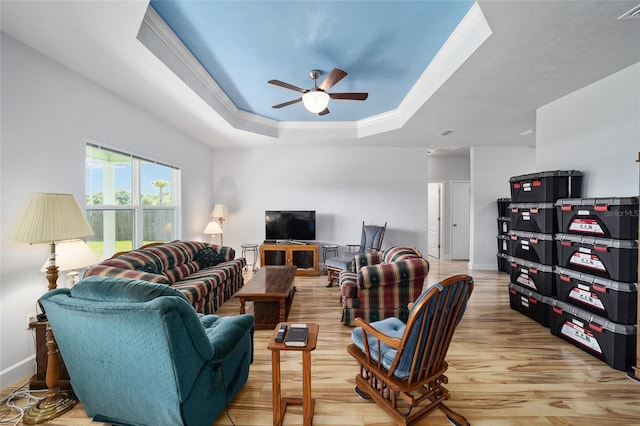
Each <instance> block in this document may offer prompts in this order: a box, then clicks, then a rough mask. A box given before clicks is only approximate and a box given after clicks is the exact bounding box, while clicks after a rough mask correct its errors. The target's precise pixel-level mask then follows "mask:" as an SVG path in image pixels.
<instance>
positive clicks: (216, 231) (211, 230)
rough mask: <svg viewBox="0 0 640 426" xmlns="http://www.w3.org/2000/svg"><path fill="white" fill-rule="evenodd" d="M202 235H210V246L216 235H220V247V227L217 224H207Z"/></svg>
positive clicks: (221, 232) (212, 222)
mask: <svg viewBox="0 0 640 426" xmlns="http://www.w3.org/2000/svg"><path fill="white" fill-rule="evenodd" d="M202 233H203V234H207V235H211V244H214V243H215V238H216V235H220V245H222V234H223V231H222V227H221V226H220V224H219V223H218V222H214V221H211V222H209V223H208V224H207V227H206V228H204V231H202Z"/></svg>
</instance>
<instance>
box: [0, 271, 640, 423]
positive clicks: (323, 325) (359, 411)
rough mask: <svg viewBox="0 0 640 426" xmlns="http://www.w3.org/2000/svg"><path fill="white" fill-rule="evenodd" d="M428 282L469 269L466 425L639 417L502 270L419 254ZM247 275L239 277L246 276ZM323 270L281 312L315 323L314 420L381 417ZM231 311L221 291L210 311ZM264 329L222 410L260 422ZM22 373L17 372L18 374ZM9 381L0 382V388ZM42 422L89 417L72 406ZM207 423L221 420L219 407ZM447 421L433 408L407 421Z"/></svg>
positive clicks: (606, 375)
mask: <svg viewBox="0 0 640 426" xmlns="http://www.w3.org/2000/svg"><path fill="white" fill-rule="evenodd" d="M429 261H430V264H431V271H430V273H429V277H428V279H427V282H428V283H432V282H435V281H438V280H439V279H442V278H445V277H447V276H449V275H453V274H456V273H469V274H470V275H472V276H473V277H474V279H475V283H476V284H475V289H474V293H473V295H472V296H471V300H470V306H469V307H468V309H467V312H466V314H465V317H464V319H463V320H462V322H461V324H460V326H459V328H458V330H457V332H456V335H455V336H454V340H453V343H452V345H451V348H450V349H449V355H448V361H449V364H450V368H449V372H448V374H447V376H448V377H449V385H447V387H448V389H449V390H450V391H451V395H452V398H451V400H450V401H449V402H448V405H449V406H450V407H451V408H453V409H454V410H457V411H459V412H460V413H461V414H463V415H465V416H466V417H467V419H468V420H469V421H470V422H471V424H473V425H487V426H489V425H490V426H498V425H580V426H588V425H639V424H640V383H638V382H635V381H633V380H631V379H629V378H628V377H627V376H626V374H625V373H624V372H621V371H617V370H614V369H612V368H610V367H609V366H607V365H606V364H605V363H603V362H602V361H600V360H597V359H595V358H593V357H591V356H590V355H588V354H586V353H584V352H582V351H581V350H580V349H578V348H576V347H574V346H572V345H570V344H569V343H566V342H565V341H563V340H561V339H559V338H558V337H555V336H553V335H551V334H550V332H549V329H548V328H545V327H542V326H541V325H539V324H538V323H536V322H535V321H533V320H531V319H529V318H528V317H526V316H524V315H522V314H520V313H518V312H516V311H513V310H511V309H510V308H509V298H508V288H507V286H508V276H507V274H504V273H498V272H486V271H468V270H467V262H446V261H438V260H436V259H429ZM247 278H248V277H247ZM325 284H326V276H320V277H313V278H307V277H304V278H303V277H298V278H296V288H297V294H296V296H295V298H294V300H293V306H292V309H291V314H290V318H289V319H290V320H291V321H295V322H317V323H319V324H320V334H319V339H318V345H317V349H316V350H315V351H314V352H312V355H311V362H312V393H313V397H314V398H315V400H316V405H315V414H314V418H313V422H314V424H315V425H389V424H391V421H390V418H389V417H388V416H387V415H386V413H385V412H384V411H382V410H381V409H379V408H378V407H377V406H376V405H375V404H374V403H372V402H368V401H364V400H362V399H360V398H359V397H358V396H357V395H356V394H355V393H354V391H353V388H354V378H355V375H356V373H357V370H358V367H357V365H356V364H355V362H354V361H353V360H352V359H351V358H350V357H349V356H348V355H347V352H346V350H345V348H346V346H347V344H348V343H349V342H350V332H351V329H350V328H348V327H345V326H343V325H341V323H340V306H339V303H338V289H337V288H335V287H334V288H325ZM237 312H238V302H237V301H236V300H231V301H229V302H227V303H226V304H225V305H224V306H222V307H221V309H220V311H219V314H221V315H233V314H236V313H237ZM270 335H271V331H268V330H262V331H256V333H255V360H254V363H253V365H252V366H251V372H250V375H249V380H248V382H247V383H246V385H245V386H244V387H243V389H242V390H241V391H240V393H239V394H238V395H237V396H236V398H235V399H234V400H233V401H232V402H231V404H230V406H229V410H228V415H229V416H230V417H231V419H233V421H234V422H235V424H236V425H238V426H240V425H269V424H271V422H272V411H271V358H270V356H271V355H270V352H269V350H268V349H267V348H266V346H267V341H268V339H269V337H270ZM301 369H302V361H301V356H300V353H296V352H291V353H286V354H283V358H282V391H283V396H289V395H291V396H298V395H299V394H300V392H301V389H302V383H301ZM25 381H26V379H25ZM8 391H9V389H5V390H4V392H3V395H4V394H6V393H7V392H8ZM49 424H50V425H89V424H96V423H92V422H91V421H90V419H88V418H87V417H86V414H85V413H84V410H83V409H82V407H81V406H80V405H79V406H78V407H77V408H74V409H73V410H72V411H71V412H69V413H67V414H66V415H64V416H63V417H61V418H59V419H56V420H54V421H51V422H49ZM214 424H215V425H230V424H231V422H230V421H229V419H228V418H227V415H226V414H223V415H221V416H220V418H218V419H217V421H216V422H215V423H214ZM300 424H302V409H301V407H295V406H294V407H290V408H289V409H288V411H287V415H286V417H285V425H300ZM416 424H418V425H448V424H450V423H448V422H447V420H446V418H445V417H444V416H443V415H442V414H440V413H439V412H436V413H433V414H431V415H430V416H427V417H426V418H424V419H422V420H421V421H420V422H418V423H416Z"/></svg>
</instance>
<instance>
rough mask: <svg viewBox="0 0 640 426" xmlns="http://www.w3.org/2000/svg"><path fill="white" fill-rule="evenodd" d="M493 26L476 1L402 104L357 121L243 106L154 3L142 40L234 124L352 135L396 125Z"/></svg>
mask: <svg viewBox="0 0 640 426" xmlns="http://www.w3.org/2000/svg"><path fill="white" fill-rule="evenodd" d="M490 35H491V29H490V27H489V25H488V23H487V21H486V19H485V18H484V15H483V14H482V11H481V10H480V7H479V6H478V4H477V3H474V5H473V6H472V7H471V8H470V10H469V12H468V13H467V14H466V15H465V17H464V18H463V19H462V21H461V22H460V24H458V26H457V27H456V29H455V30H454V32H453V33H452V34H451V36H450V37H449V38H448V39H447V41H446V42H445V44H444V45H443V46H442V48H441V49H440V51H439V52H438V54H437V55H436V56H435V57H434V59H433V61H432V62H431V63H430V64H429V66H428V67H427V68H426V69H425V71H424V72H423V73H422V75H421V76H420V78H419V79H418V80H417V81H416V83H415V84H414V85H413V87H412V88H411V90H410V91H409V92H408V94H407V95H406V96H405V98H404V99H403V100H402V102H401V103H400V105H399V107H398V108H396V109H394V110H391V111H388V112H385V113H382V114H378V115H375V116H372V117H367V118H364V119H361V120H358V121H348V122H345V121H329V122H315V121H296V122H287V121H278V120H273V119H271V118H267V117H264V116H261V115H257V114H253V113H251V112H247V111H243V110H240V109H238V108H237V107H236V105H235V104H234V103H233V102H232V100H231V99H230V98H229V97H228V96H227V94H226V93H225V92H224V90H222V88H221V87H220V86H219V85H218V84H217V83H216V81H215V80H214V79H213V77H212V76H211V75H210V74H209V73H208V72H207V71H206V70H205V69H204V67H203V66H202V64H200V62H198V60H197V59H196V58H195V57H194V56H193V54H192V53H191V52H190V51H189V49H187V48H186V47H185V46H184V44H183V43H182V41H180V39H179V38H178V37H177V36H176V35H175V33H174V32H173V31H172V30H171V28H169V26H168V25H167V24H166V23H165V22H164V20H163V19H162V18H161V17H160V15H158V13H157V12H156V11H155V10H154V9H153V7H151V5H149V6H148V7H147V11H146V13H145V16H144V19H143V21H142V24H141V26H140V29H139V31H138V36H137V38H138V40H139V41H140V42H141V43H142V44H143V45H144V46H145V47H146V48H147V49H148V50H149V51H150V52H152V53H153V54H154V55H155V56H156V57H157V58H158V59H159V60H160V61H161V62H162V63H163V64H165V66H167V67H168V68H169V69H170V70H171V71H172V72H173V73H174V74H175V75H176V76H177V77H178V78H179V79H181V80H182V81H183V82H184V83H185V84H186V85H187V86H188V87H189V88H190V89H191V90H192V91H193V92H194V93H196V94H197V95H198V96H199V97H200V98H201V99H202V100H203V101H204V102H206V103H207V104H208V105H209V106H210V107H211V108H212V109H213V110H214V111H215V112H216V113H217V114H218V115H220V117H221V118H222V119H224V120H225V121H226V122H227V123H228V124H229V125H230V126H231V127H233V128H235V129H238V130H244V131H248V132H252V133H256V134H260V135H265V136H270V137H274V138H296V137H299V138H313V139H334V138H335V139H352V138H362V137H366V136H371V135H375V134H379V133H384V132H388V131H390V130H396V129H399V128H401V127H402V126H404V125H405V124H406V122H407V121H408V120H409V119H410V118H411V117H412V116H413V115H414V114H415V113H416V112H417V111H418V110H419V109H420V108H421V107H422V105H424V104H425V102H427V100H428V99H429V98H430V97H431V96H432V95H433V94H434V93H435V92H436V91H437V90H438V88H440V86H441V85H442V84H443V83H444V82H445V81H446V80H447V79H448V78H449V77H450V76H451V75H452V74H453V73H454V72H455V71H456V70H457V69H458V68H459V67H460V66H461V65H462V64H463V63H464V62H465V61H466V60H467V59H468V58H469V57H470V56H471V55H472V54H473V53H474V52H475V51H476V49H478V47H480V46H481V45H482V43H484V41H485V40H486V39H487V38H488V37H489V36H490Z"/></svg>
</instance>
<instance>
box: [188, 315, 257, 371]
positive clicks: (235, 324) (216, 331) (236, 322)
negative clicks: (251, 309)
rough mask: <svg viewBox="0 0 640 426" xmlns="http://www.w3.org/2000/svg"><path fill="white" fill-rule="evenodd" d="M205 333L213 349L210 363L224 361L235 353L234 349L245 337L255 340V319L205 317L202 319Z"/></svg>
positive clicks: (236, 316)
mask: <svg viewBox="0 0 640 426" xmlns="http://www.w3.org/2000/svg"><path fill="white" fill-rule="evenodd" d="M199 319H200V323H201V324H202V326H203V327H204V332H205V334H206V335H207V338H208V339H209V342H210V343H211V346H212V347H213V357H212V358H211V359H210V361H216V362H219V361H222V360H223V359H225V358H226V357H227V355H229V354H231V352H233V350H234V348H235V347H236V345H237V344H238V342H240V340H242V339H243V338H244V337H245V336H247V335H249V336H251V339H252V340H253V330H254V327H255V325H254V319H253V316H252V315H233V316H228V317H221V316H218V315H204V316H201V317H200V318H199Z"/></svg>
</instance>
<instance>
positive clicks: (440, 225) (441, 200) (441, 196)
mask: <svg viewBox="0 0 640 426" xmlns="http://www.w3.org/2000/svg"><path fill="white" fill-rule="evenodd" d="M431 185H437V188H438V209H439V211H438V217H439V220H438V256H437V257H436V256H433V255H431V254H430V253H429V249H430V246H431V241H427V255H428V256H432V257H436V258H437V259H441V258H442V236H443V235H444V191H445V182H444V181H432V182H427V201H429V199H430V198H429V190H430V188H431ZM428 210H429V211H431V206H428ZM429 225H430V223H429V213H427V236H428V235H429Z"/></svg>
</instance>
